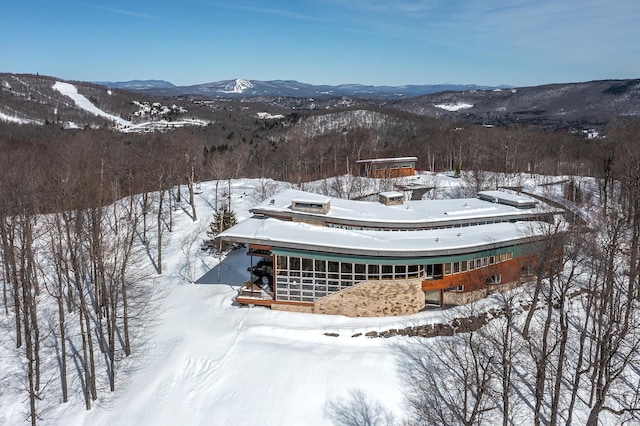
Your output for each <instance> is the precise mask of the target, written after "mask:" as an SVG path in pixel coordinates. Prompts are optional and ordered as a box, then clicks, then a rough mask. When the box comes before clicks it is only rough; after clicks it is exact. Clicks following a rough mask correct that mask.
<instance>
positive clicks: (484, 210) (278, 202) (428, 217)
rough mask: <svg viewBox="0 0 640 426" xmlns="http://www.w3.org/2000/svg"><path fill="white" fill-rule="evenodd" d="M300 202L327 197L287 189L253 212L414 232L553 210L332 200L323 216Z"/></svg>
mask: <svg viewBox="0 0 640 426" xmlns="http://www.w3.org/2000/svg"><path fill="white" fill-rule="evenodd" d="M298 199H304V200H309V201H313V202H316V203H325V202H326V200H327V196H326V195H320V194H313V193H309V192H304V191H298V190H295V189H287V190H284V191H281V192H279V193H277V194H275V195H273V196H272V197H270V198H268V199H267V200H265V201H264V202H262V203H260V204H258V205H257V206H255V207H254V208H253V209H251V212H252V213H254V214H260V215H265V216H280V217H282V216H288V217H299V218H305V217H306V218H309V219H317V218H320V217H322V218H323V219H322V220H323V221H326V222H332V223H341V224H347V225H351V226H365V227H381V228H391V229H393V228H395V229H402V228H406V229H411V228H420V227H422V228H424V227H439V226H449V225H455V224H458V223H465V222H472V221H477V220H482V219H486V220H491V221H495V220H524V219H529V220H530V219H535V218H536V217H540V215H541V214H545V213H551V212H552V211H553V209H551V208H550V207H549V206H547V205H546V204H542V203H540V204H539V205H538V206H537V207H536V208H533V209H527V210H522V209H518V208H517V207H516V206H512V205H505V204H499V203H492V202H490V201H485V200H481V199H478V198H457V199H448V200H417V201H406V202H405V203H404V204H402V205H395V206H388V205H384V204H381V203H378V202H371V201H355V200H344V199H341V198H331V199H330V201H331V209H330V210H329V211H328V212H327V213H326V214H322V215H321V216H320V215H318V214H314V213H312V212H294V211H293V210H292V209H291V202H292V200H298Z"/></svg>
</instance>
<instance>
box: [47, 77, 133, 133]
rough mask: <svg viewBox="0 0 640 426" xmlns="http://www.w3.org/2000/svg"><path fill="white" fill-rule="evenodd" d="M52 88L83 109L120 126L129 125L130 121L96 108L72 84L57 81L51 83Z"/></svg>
mask: <svg viewBox="0 0 640 426" xmlns="http://www.w3.org/2000/svg"><path fill="white" fill-rule="evenodd" d="M53 88H54V89H56V90H57V91H59V92H60V93H62V94H63V95H65V96H68V97H70V98H71V99H73V101H74V102H75V103H76V105H77V106H78V107H79V108H82V109H83V110H85V111H87V112H90V113H91V114H94V115H97V116H100V117H104V118H106V119H108V120H111V121H113V122H115V123H116V124H118V125H119V126H122V127H124V126H129V125H131V122H130V121H127V120H125V119H123V118H121V117H118V116H116V115H113V114H109V113H106V112H104V111H102V110H101V109H100V108H98V107H97V106H95V105H94V104H92V103H91V101H90V100H89V99H87V98H86V97H85V96H84V95H81V94H80V93H78V89H76V87H75V86H74V85H73V84H70V83H63V82H61V81H57V82H56V83H55V84H54V85H53Z"/></svg>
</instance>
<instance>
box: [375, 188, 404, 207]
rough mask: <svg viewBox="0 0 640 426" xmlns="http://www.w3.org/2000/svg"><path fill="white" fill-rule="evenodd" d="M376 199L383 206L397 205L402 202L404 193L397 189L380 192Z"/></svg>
mask: <svg viewBox="0 0 640 426" xmlns="http://www.w3.org/2000/svg"><path fill="white" fill-rule="evenodd" d="M378 201H380V202H381V203H382V204H384V205H385V206H397V205H401V204H403V203H404V194H403V193H402V192H398V191H389V192H381V193H380V194H378Z"/></svg>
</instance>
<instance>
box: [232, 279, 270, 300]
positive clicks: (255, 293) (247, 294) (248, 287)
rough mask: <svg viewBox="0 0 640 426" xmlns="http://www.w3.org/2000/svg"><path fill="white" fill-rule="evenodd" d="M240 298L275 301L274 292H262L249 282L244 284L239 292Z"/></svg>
mask: <svg viewBox="0 0 640 426" xmlns="http://www.w3.org/2000/svg"><path fill="white" fill-rule="evenodd" d="M238 297H242V298H247V299H258V300H274V298H273V293H272V292H269V291H265V290H262V289H261V288H259V287H258V286H256V285H255V284H252V283H250V282H249V281H247V282H245V283H244V284H242V286H241V287H240V289H239V290H238Z"/></svg>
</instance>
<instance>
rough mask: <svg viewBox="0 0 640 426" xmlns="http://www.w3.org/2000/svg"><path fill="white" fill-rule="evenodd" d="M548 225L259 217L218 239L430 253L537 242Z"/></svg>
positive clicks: (354, 251) (370, 252)
mask: <svg viewBox="0 0 640 426" xmlns="http://www.w3.org/2000/svg"><path fill="white" fill-rule="evenodd" d="M545 225H546V224H542V223H540V222H516V223H510V222H503V223H494V224H488V225H482V226H469V227H464V228H449V229H434V230H420V231H408V232H402V231H398V232H390V231H371V230H352V229H339V228H331V227H324V226H317V225H311V224H307V223H301V222H291V221H283V220H279V219H274V218H260V217H255V216H254V217H251V218H249V219H246V220H244V221H242V222H240V223H239V224H237V225H235V226H233V227H232V228H229V229H227V230H226V231H224V232H222V233H221V234H220V235H219V236H218V238H222V239H224V240H226V241H234V242H241V243H249V244H261V245H269V246H275V247H280V248H288V249H298V250H310V251H322V252H327V253H337V254H351V255H363V256H374V257H376V256H380V257H382V256H395V257H403V256H406V257H421V256H425V257H427V256H442V255H454V254H462V253H469V252H473V251H477V250H487V249H492V248H498V247H505V246H510V245H514V244H519V243H524V242H528V241H533V240H536V239H538V236H539V235H540V234H541V229H543V227H544V226H545ZM546 226H548V225H546Z"/></svg>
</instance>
